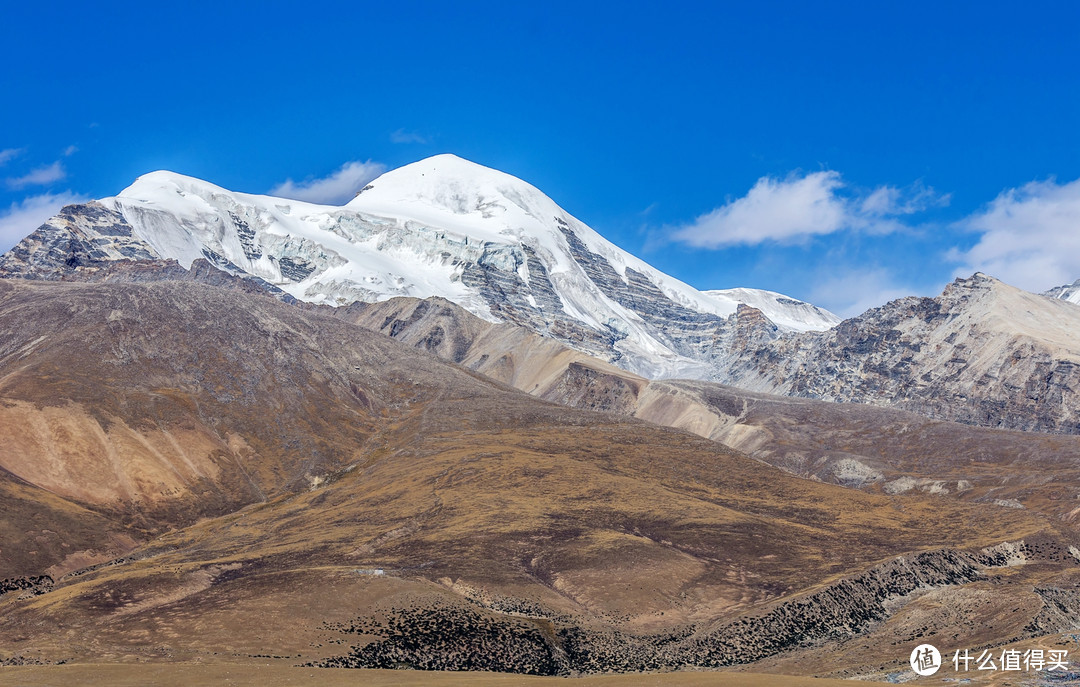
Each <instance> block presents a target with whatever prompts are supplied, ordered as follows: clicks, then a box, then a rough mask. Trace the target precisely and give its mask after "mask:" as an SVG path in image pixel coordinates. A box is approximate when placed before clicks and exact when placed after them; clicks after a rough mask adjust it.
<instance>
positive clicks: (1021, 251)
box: [949, 179, 1080, 292]
mask: <svg viewBox="0 0 1080 687" xmlns="http://www.w3.org/2000/svg"><path fill="white" fill-rule="evenodd" d="M958 228H961V229H966V230H968V231H972V232H976V233H978V234H979V235H980V236H979V240H978V242H977V243H976V244H975V245H974V246H972V247H971V248H969V249H967V250H960V249H954V250H953V251H952V252H951V253H950V254H949V257H950V258H951V259H952V260H953V261H955V262H958V263H960V264H961V266H960V267H959V268H958V269H957V270H956V275H957V276H967V275H969V274H971V273H972V272H975V271H980V272H985V273H987V274H990V275H993V276H994V277H997V278H998V279H1001V280H1003V281H1005V282H1007V283H1009V284H1012V285H1014V286H1018V287H1020V288H1022V289H1028V290H1030V291H1036V292H1040V291H1045V290H1046V289H1049V288H1052V287H1054V286H1060V285H1062V284H1067V283H1070V282H1073V281H1075V280H1076V279H1078V278H1080V179H1077V180H1076V181H1071V182H1068V183H1065V184H1059V183H1057V182H1056V181H1055V180H1054V179H1049V180H1047V181H1033V182H1031V183H1029V184H1026V185H1024V186H1021V187H1020V188H1014V189H1009V190H1007V191H1005V192H1003V193H1001V194H999V195H998V197H997V198H995V199H994V200H993V202H991V203H990V204H989V205H988V206H987V207H986V208H985V209H984V210H983V211H982V212H979V213H977V214H975V215H972V216H971V217H968V218H967V219H965V220H963V221H962V222H960V223H959V225H958Z"/></svg>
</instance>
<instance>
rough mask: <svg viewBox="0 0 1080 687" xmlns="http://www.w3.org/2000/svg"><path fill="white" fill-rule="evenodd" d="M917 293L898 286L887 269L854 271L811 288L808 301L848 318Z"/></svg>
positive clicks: (831, 277) (828, 279)
mask: <svg viewBox="0 0 1080 687" xmlns="http://www.w3.org/2000/svg"><path fill="white" fill-rule="evenodd" d="M916 292H917V289H914V288H913V287H911V286H910V285H907V284H903V283H901V282H900V281H899V280H897V279H896V277H895V275H893V274H892V272H891V271H889V270H887V269H883V268H862V269H858V268H856V269H850V270H848V271H846V272H841V273H836V272H835V270H834V272H833V273H832V274H831V276H830V277H829V278H827V279H825V280H824V281H821V282H818V283H816V284H815V285H814V286H813V288H812V289H811V290H810V293H809V295H808V300H809V301H810V302H811V303H813V304H814V305H818V306H821V307H822V308H825V309H826V310H830V311H832V312H834V313H836V314H837V315H839V316H840V317H843V318H848V317H854V316H855V315H861V314H862V313H864V312H866V311H867V310H868V309H870V308H876V307H878V306H880V305H884V304H885V303H888V302H889V301H892V300H896V299H897V298H903V297H904V296H910V295H912V294H914V293H916Z"/></svg>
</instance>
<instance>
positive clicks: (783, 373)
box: [712, 274, 1080, 433]
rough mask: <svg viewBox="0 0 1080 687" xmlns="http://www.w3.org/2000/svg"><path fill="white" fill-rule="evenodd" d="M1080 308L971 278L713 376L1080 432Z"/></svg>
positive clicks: (778, 344) (778, 342) (935, 414)
mask: <svg viewBox="0 0 1080 687" xmlns="http://www.w3.org/2000/svg"><path fill="white" fill-rule="evenodd" d="M1077 333H1080V309H1077V308H1076V306H1074V305H1072V304H1069V303H1066V302H1063V301H1058V300H1051V299H1048V298H1045V297H1043V296H1038V295H1035V294H1031V293H1028V292H1026V291H1021V290H1020V289H1016V288H1013V287H1011V286H1008V285H1007V284H1003V283H1002V282H1000V281H998V280H996V279H993V278H991V277H988V276H986V275H983V274H976V275H975V276H973V277H971V278H969V279H958V280H956V281H955V282H953V283H952V284H950V285H949V286H948V287H947V288H946V289H945V291H944V293H942V295H941V296H939V297H937V298H902V299H900V300H897V301H893V302H892V303H889V304H887V305H885V306H882V307H880V308H875V309H872V310H869V311H867V312H866V313H864V314H863V315H860V316H858V317H855V318H852V319H850V320H846V321H844V322H843V323H841V324H840V325H839V326H837V327H836V328H834V329H832V330H829V331H827V332H815V333H802V334H794V335H784V336H780V337H778V338H776V339H774V340H764V341H761V340H759V341H753V342H751V343H750V344H749V345H748V346H747V347H746V348H745V349H743V350H742V351H732V353H731V354H730V355H729V356H727V357H726V358H723V357H721V358H717V360H716V362H717V369H716V371H715V372H714V373H713V375H712V379H713V380H715V381H720V382H723V383H726V384H731V385H734V386H739V387H742V388H746V389H750V390H754V391H763V392H768V393H780V394H785V395H791V396H801V397H807V398H819V399H824V400H830V401H842V402H856V403H871V404H875V405H885V406H892V407H896V408H903V409H905V410H911V411H915V412H918V413H920V414H923V415H926V416H929V417H932V418H937V419H944V420H954V421H958V422H964V423H968V424H976V425H983V426H988V427H1001V428H1009V429H1022V430H1035V431H1049V432H1065V433H1078V432H1080V396H1078V393H1077V392H1078V390H1080V337H1077V336H1076V334H1077Z"/></svg>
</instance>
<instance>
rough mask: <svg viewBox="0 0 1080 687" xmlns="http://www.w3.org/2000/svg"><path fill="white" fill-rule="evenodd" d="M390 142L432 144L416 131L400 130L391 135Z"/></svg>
mask: <svg viewBox="0 0 1080 687" xmlns="http://www.w3.org/2000/svg"><path fill="white" fill-rule="evenodd" d="M390 141H391V142H392V143H428V142H430V139H429V138H428V137H427V136H424V135H423V134H421V133H419V132H416V131H406V130H405V129H398V130H397V131H395V132H394V133H392V134H390Z"/></svg>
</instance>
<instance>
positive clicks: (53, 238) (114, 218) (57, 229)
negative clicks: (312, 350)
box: [0, 201, 161, 280]
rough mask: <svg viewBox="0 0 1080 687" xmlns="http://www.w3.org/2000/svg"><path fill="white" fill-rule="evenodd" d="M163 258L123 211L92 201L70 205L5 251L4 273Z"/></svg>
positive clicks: (0, 270) (41, 275)
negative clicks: (137, 232) (139, 235)
mask: <svg viewBox="0 0 1080 687" xmlns="http://www.w3.org/2000/svg"><path fill="white" fill-rule="evenodd" d="M160 258H161V256H160V255H158V254H157V252H155V251H154V249H153V248H152V247H151V246H150V245H149V244H148V243H146V242H145V241H143V240H142V239H140V238H138V237H137V236H135V235H134V232H133V230H132V227H131V225H130V224H128V222H127V220H126V219H124V216H123V215H121V214H120V213H119V212H116V211H115V210H110V209H108V208H106V207H105V206H103V205H101V204H100V203H98V202H96V201H91V202H89V203H84V204H82V205H68V206H67V207H65V208H63V209H62V210H61V211H60V214H58V215H57V216H56V217H53V218H52V219H50V220H49V221H48V222H46V223H45V224H43V225H41V227H40V228H38V230H37V231H35V232H34V233H33V234H31V235H30V236H27V237H26V238H25V239H23V240H22V241H20V242H19V244H18V245H16V246H15V247H14V248H12V249H11V250H10V251H8V252H7V253H4V254H3V255H0V277H21V278H23V279H45V280H58V279H63V278H65V276H70V275H72V274H74V273H75V272H76V271H77V270H80V269H84V270H91V271H92V270H96V269H100V268H104V267H106V266H108V265H109V264H110V263H113V262H116V261H121V260H127V261H139V260H141V261H147V260H159V259H160Z"/></svg>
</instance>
